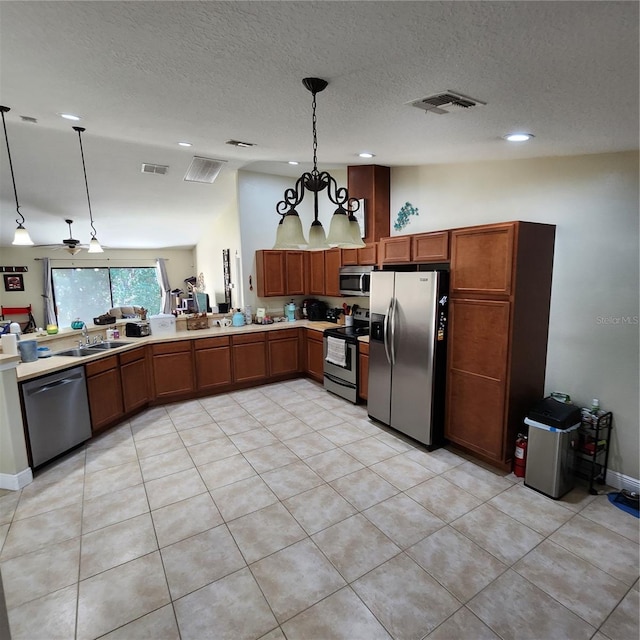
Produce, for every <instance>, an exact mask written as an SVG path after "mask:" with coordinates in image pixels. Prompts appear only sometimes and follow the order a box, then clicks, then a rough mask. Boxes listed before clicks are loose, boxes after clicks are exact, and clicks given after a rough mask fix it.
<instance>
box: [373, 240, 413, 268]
mask: <svg viewBox="0 0 640 640" xmlns="http://www.w3.org/2000/svg"><path fill="white" fill-rule="evenodd" d="M378 257H379V258H380V263H381V264H401V263H405V262H411V237H410V236H394V237H393V238H381V239H380V242H379V243H378Z"/></svg>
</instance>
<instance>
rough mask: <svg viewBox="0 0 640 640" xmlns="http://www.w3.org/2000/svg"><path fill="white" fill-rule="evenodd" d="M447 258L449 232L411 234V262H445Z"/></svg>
mask: <svg viewBox="0 0 640 640" xmlns="http://www.w3.org/2000/svg"><path fill="white" fill-rule="evenodd" d="M447 260H449V232H448V231H435V232H433V233H416V234H414V235H412V236H411V261H412V262H446V261H447Z"/></svg>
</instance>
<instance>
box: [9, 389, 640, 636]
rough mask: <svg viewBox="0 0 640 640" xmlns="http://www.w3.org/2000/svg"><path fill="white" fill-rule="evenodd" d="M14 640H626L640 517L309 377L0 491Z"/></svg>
mask: <svg viewBox="0 0 640 640" xmlns="http://www.w3.org/2000/svg"><path fill="white" fill-rule="evenodd" d="M0 549H1V552H0V570H1V572H2V579H3V581H4V589H5V593H6V600H7V607H8V612H9V620H10V625H11V632H12V636H13V639H14V640H18V639H20V638H26V639H29V640H39V639H41V638H42V639H43V640H44V639H46V640H51V639H54V638H61V639H65V640H66V639H70V638H77V639H79V640H88V639H90V638H98V637H104V638H109V639H110V640H115V639H116V638H120V639H126V640H132V639H137V638H150V639H154V640H164V639H167V640H169V639H173V638H181V639H182V640H191V639H193V640H204V639H215V640H219V639H225V638H228V639H230V640H242V639H247V640H254V639H255V640H257V639H262V640H278V639H280V640H282V639H283V638H286V639H287V640H297V639H300V640H333V639H337V638H345V639H348V640H373V639H376V638H387V639H388V638H395V639H398V640H414V639H415V640H419V639H422V638H429V639H430V640H434V639H440V640H441V639H456V640H462V639H465V638H468V639H472V640H478V639H487V640H488V639H496V638H503V639H510V638H513V639H521V638H522V639H525V638H527V639H529V638H535V639H540V640H548V639H554V640H555V639H556V638H568V639H570V640H580V639H583V638H584V639H585V640H586V639H588V638H594V640H607V639H609V640H637V639H638V637H639V631H638V598H639V590H638V573H639V570H638V560H639V558H638V520H636V519H635V518H633V517H632V516H630V515H628V514H626V513H624V512H623V511H620V510H619V509H616V508H615V507H613V506H612V505H610V504H609V502H608V501H607V499H606V497H604V496H598V497H594V496H589V495H588V494H587V493H586V492H585V491H584V490H583V489H575V490H574V491H572V492H571V493H570V494H569V495H568V496H566V497H565V498H564V499H563V500H561V501H553V500H550V499H547V498H545V497H544V496H542V495H540V494H538V493H536V492H534V491H532V490H530V489H528V488H526V487H524V486H523V485H522V483H521V482H518V480H517V478H515V477H514V476H513V475H507V476H505V475H504V474H500V473H497V472H495V471H491V470H489V469H487V468H485V467H483V466H482V465H480V464H477V463H474V462H473V461H470V460H468V459H465V458H464V457H461V456H460V455H457V454H456V453H454V452H453V451H450V450H447V449H440V450H437V451H434V452H432V453H428V452H427V451H425V450H424V449H423V448H421V447H419V446H416V445H415V444H414V443H410V442H407V441H405V440H404V439H402V438H400V437H399V436H398V435H397V434H395V433H393V432H390V431H388V430H384V429H382V428H380V427H379V426H376V425H375V424H374V423H372V422H370V421H369V420H368V418H367V415H366V410H365V409H364V408H363V407H356V406H354V405H351V404H349V403H347V402H344V401H342V400H341V399H339V398H336V397H334V396H332V395H330V394H328V393H326V392H325V391H324V390H323V389H322V387H320V386H319V385H317V384H315V383H313V382H310V381H308V380H296V381H291V382H287V383H284V384H273V385H269V386H265V387H260V388H256V389H251V390H247V391H240V392H235V393H230V394H225V395H220V396H214V397H210V398H204V399H201V400H193V401H189V402H184V403H178V404H174V405H168V406H164V407H157V408H153V409H150V410H148V411H146V412H145V413H144V414H142V415H140V416H137V417H136V418H134V419H133V420H131V421H130V422H124V423H122V424H121V425H119V426H118V427H116V428H114V429H112V430H110V431H109V432H108V433H106V434H104V435H103V436H101V437H100V438H98V439H96V440H94V441H92V442H91V443H89V444H88V445H87V446H85V447H83V448H81V449H79V450H76V451H75V452H72V453H71V454H69V455H68V456H66V457H65V458H63V459H61V460H59V461H57V462H55V463H53V464H51V465H49V466H48V467H47V468H45V469H44V470H43V471H42V472H40V473H38V474H37V475H36V478H35V480H34V482H33V483H32V484H31V485H29V486H27V487H25V488H24V489H23V490H22V491H21V492H14V493H12V492H4V493H3V494H2V495H0Z"/></svg>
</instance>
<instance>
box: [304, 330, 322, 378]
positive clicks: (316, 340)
mask: <svg viewBox="0 0 640 640" xmlns="http://www.w3.org/2000/svg"><path fill="white" fill-rule="evenodd" d="M322 339H323V335H322V331H315V330H314V329H307V335H306V340H305V344H306V373H307V375H308V376H309V377H310V378H312V379H313V380H316V381H317V382H323V381H324V346H323V343H322Z"/></svg>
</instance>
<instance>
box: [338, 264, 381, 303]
mask: <svg viewBox="0 0 640 640" xmlns="http://www.w3.org/2000/svg"><path fill="white" fill-rule="evenodd" d="M372 271H373V267H342V268H341V269H340V295H343V296H368V295H369V290H370V286H369V285H370V283H371V272H372Z"/></svg>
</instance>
